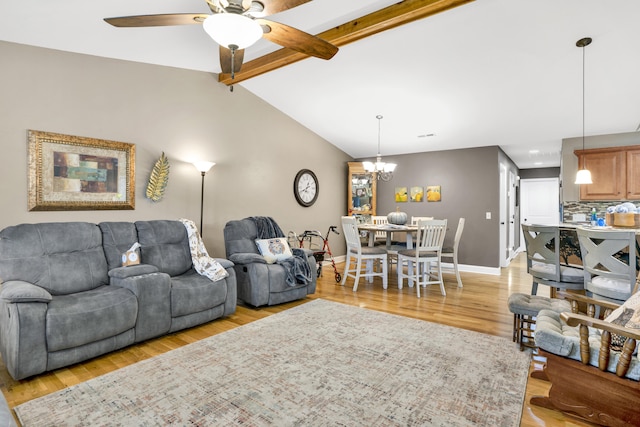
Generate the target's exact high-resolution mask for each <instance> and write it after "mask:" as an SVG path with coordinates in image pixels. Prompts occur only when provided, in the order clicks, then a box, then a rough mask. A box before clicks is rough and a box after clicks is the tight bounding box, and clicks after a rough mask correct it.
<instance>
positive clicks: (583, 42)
mask: <svg viewBox="0 0 640 427" xmlns="http://www.w3.org/2000/svg"><path fill="white" fill-rule="evenodd" d="M590 44H591V38H590V37H585V38H583V39H580V40H578V41H577V42H576V46H578V47H580V48H582V151H584V48H585V47H586V46H589V45H590ZM583 159H584V157H583ZM575 183H576V184H593V181H592V180H591V172H590V171H589V170H588V169H587V168H586V166H585V165H584V160H583V168H582V169H580V170H579V171H578V173H577V174H576V182H575Z"/></svg>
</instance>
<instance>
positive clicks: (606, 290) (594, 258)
mask: <svg viewBox="0 0 640 427" xmlns="http://www.w3.org/2000/svg"><path fill="white" fill-rule="evenodd" d="M577 233H578V241H579V242H580V252H581V253H582V265H583V266H584V270H585V273H584V276H585V279H584V283H585V289H586V294H587V296H590V297H592V298H593V299H596V300H604V301H608V302H612V303H616V304H622V303H623V302H624V301H626V300H628V299H629V297H630V296H631V294H632V292H633V291H634V289H635V286H636V277H637V274H638V269H637V257H638V254H637V250H636V233H635V231H633V230H630V231H612V230H595V229H583V228H578V230H577Z"/></svg>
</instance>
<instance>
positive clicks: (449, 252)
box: [440, 218, 465, 288]
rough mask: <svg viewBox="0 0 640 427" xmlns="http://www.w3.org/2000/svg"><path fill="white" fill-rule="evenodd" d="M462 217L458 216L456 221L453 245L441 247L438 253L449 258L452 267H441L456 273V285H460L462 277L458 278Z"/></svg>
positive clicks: (444, 257)
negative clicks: (440, 251) (458, 218)
mask: <svg viewBox="0 0 640 427" xmlns="http://www.w3.org/2000/svg"><path fill="white" fill-rule="evenodd" d="M464 221H465V219H464V218H460V220H459V221H458V228H457V229H456V235H455V237H454V239H453V247H451V248H449V247H446V248H442V254H441V255H440V257H441V258H443V259H450V260H451V261H452V263H453V267H452V268H449V267H442V268H443V269H445V270H450V271H452V272H453V273H454V274H455V275H456V280H457V281H458V287H459V288H461V287H462V279H460V271H459V270H458V246H460V238H461V237H462V231H463V230H464Z"/></svg>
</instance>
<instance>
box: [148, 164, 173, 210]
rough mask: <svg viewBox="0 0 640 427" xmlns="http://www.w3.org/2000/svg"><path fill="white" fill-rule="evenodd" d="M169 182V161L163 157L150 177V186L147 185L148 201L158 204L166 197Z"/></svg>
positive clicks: (154, 167)
mask: <svg viewBox="0 0 640 427" xmlns="http://www.w3.org/2000/svg"><path fill="white" fill-rule="evenodd" d="M168 182H169V159H167V157H166V156H165V155H164V151H163V152H162V155H161V156H160V158H159V159H158V161H157V162H156V164H155V165H154V166H153V170H152V171H151V176H149V184H147V199H151V200H152V201H154V202H158V201H160V200H161V199H162V197H164V190H165V188H166V187H167V183H168Z"/></svg>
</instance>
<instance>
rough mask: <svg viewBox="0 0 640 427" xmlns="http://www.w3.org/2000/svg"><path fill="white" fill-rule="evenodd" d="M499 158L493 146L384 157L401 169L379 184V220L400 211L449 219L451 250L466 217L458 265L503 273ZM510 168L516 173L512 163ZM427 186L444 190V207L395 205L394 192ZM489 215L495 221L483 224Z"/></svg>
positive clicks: (433, 204)
mask: <svg viewBox="0 0 640 427" xmlns="http://www.w3.org/2000/svg"><path fill="white" fill-rule="evenodd" d="M501 156H504V153H502V151H501V150H500V149H499V148H498V147H495V146H493V147H481V148H471V149H464V150H448V151H434V152H428V153H417V154H407V155H401V156H385V157H384V161H389V162H394V163H397V165H398V166H397V168H396V172H394V177H393V180H391V181H389V182H382V181H378V199H377V203H378V207H377V214H378V215H386V214H388V213H389V212H393V211H395V210H396V207H400V210H401V211H402V212H406V213H407V215H408V216H409V217H411V216H433V217H436V218H439V219H443V218H446V219H447V220H448V223H449V224H450V232H449V233H447V240H446V242H445V244H451V242H452V240H453V236H454V234H455V229H456V227H457V224H458V219H459V218H460V217H465V218H466V225H465V229H464V233H463V235H462V240H461V242H460V249H459V261H460V263H461V264H467V265H477V266H487V267H499V265H500V262H499V206H500V200H499V199H500V171H499V160H501V159H502V157H501ZM504 157H506V156H504ZM508 162H509V163H510V167H511V168H514V169H515V166H513V164H512V163H511V162H510V160H509V161H508ZM516 174H517V171H516ZM427 185H440V186H441V190H442V201H441V202H427V201H426V200H425V201H423V202H419V203H418V202H416V203H411V202H407V203H398V204H396V203H395V197H394V193H395V187H408V188H410V187H412V186H422V187H425V186H427ZM425 197H426V194H425ZM486 212H491V213H492V219H490V220H487V219H485V214H486Z"/></svg>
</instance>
